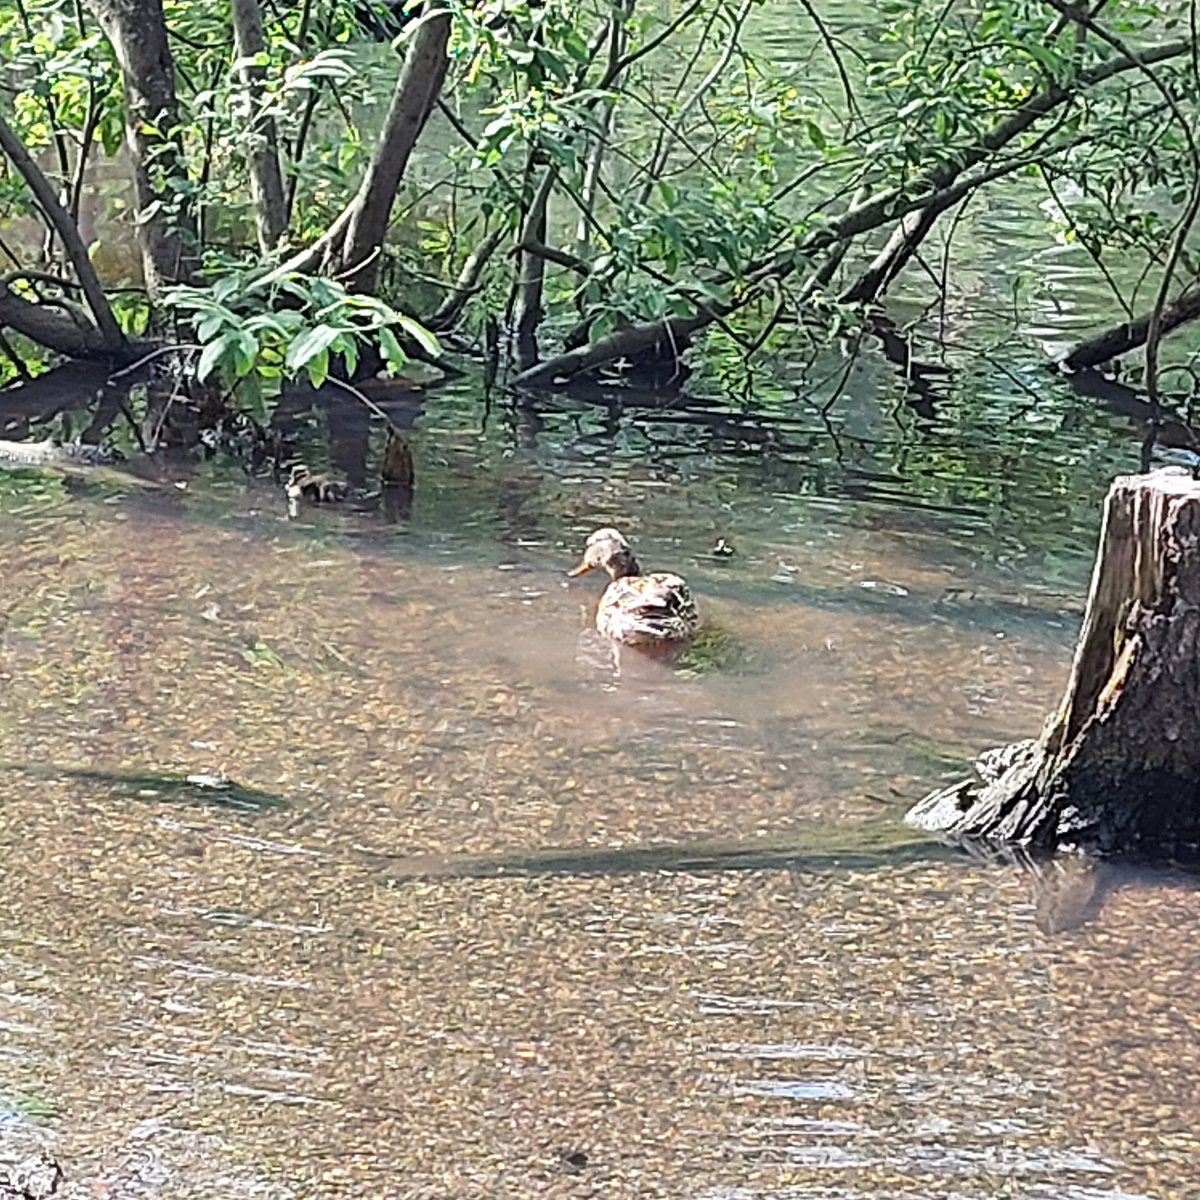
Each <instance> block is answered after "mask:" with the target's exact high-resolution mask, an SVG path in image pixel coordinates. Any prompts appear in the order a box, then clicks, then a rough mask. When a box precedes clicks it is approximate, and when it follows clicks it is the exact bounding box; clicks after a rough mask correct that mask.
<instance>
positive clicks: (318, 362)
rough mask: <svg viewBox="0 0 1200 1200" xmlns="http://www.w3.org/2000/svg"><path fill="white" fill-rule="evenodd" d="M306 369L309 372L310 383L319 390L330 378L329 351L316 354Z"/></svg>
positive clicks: (308, 362) (306, 365) (306, 364)
mask: <svg viewBox="0 0 1200 1200" xmlns="http://www.w3.org/2000/svg"><path fill="white" fill-rule="evenodd" d="M305 369H306V370H307V371H308V381H309V383H311V384H312V385H313V387H315V388H319V387H320V386H321V384H323V383H324V382H325V380H326V379H328V378H329V351H328V350H322V351H321V352H320V353H319V354H314V355H313V356H312V358H310V359H309V360H308V361H307V362H306V363H305Z"/></svg>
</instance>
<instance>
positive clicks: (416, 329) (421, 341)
mask: <svg viewBox="0 0 1200 1200" xmlns="http://www.w3.org/2000/svg"><path fill="white" fill-rule="evenodd" d="M396 324H397V325H399V326H400V328H401V329H403V330H404V332H405V333H407V334H408V336H409V337H410V338H412V340H413V341H414V342H416V343H417V345H418V346H420V347H421V349H422V350H424V351H425V352H426V353H427V354H432V355H433V356H434V357H435V358H441V356H442V347H441V346H440V345H439V344H438V340H437V338H435V337H434V336H433V334H432V333H430V332H429V330H428V329H426V328H425V326H424V325H422V324H421V323H420V322H419V321H414V320H413V319H412V317H406V316H404V315H403V314H402V313H397V314H396Z"/></svg>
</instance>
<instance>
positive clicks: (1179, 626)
mask: <svg viewBox="0 0 1200 1200" xmlns="http://www.w3.org/2000/svg"><path fill="white" fill-rule="evenodd" d="M975 770H976V773H977V777H976V778H974V779H970V780H966V781H964V782H962V783H959V784H956V785H954V786H953V787H949V788H945V789H942V790H940V791H937V792H933V793H932V794H930V795H928V796H926V797H925V799H924V800H922V801H920V803H918V804H916V805H914V807H913V808H912V809H911V810H910V811H909V813H908V815H907V817H906V820H907V821H908V823H909V824H910V825H915V826H916V827H917V828H919V829H926V830H929V831H931V832H936V833H940V834H944V835H949V836H952V837H958V838H963V839H968V840H986V841H993V842H1002V843H1010V844H1012V843H1015V844H1019V845H1026V846H1030V847H1034V848H1039V849H1044V850H1047V851H1049V850H1054V849H1057V848H1059V847H1060V846H1065V845H1073V846H1078V847H1080V848H1082V849H1085V850H1088V851H1091V852H1094V853H1097V854H1101V855H1111V856H1116V855H1120V856H1126V855H1128V856H1134V857H1149V858H1163V857H1169V858H1179V859H1188V860H1195V859H1197V858H1198V857H1200V483H1198V482H1196V481H1195V480H1193V479H1192V477H1191V475H1190V474H1188V473H1187V472H1185V471H1182V470H1180V469H1178V468H1167V469H1165V470H1162V471H1156V472H1154V473H1153V474H1150V475H1127V476H1122V477H1120V478H1118V479H1116V480H1114V482H1113V485H1112V487H1111V489H1110V490H1109V493H1108V499H1107V501H1106V502H1105V508H1104V523H1103V527H1102V529H1101V533H1100V549H1099V552H1098V554H1097V558H1096V565H1095V568H1094V570H1093V573H1092V586H1091V593H1090V595H1089V596H1088V604H1087V612H1086V613H1085V615H1084V620H1083V628H1082V630H1081V632H1080V635H1079V643H1078V645H1077V647H1076V650H1075V660H1074V663H1073V665H1072V668H1071V677H1070V680H1069V682H1068V683H1067V690H1066V694H1065V696H1064V697H1063V700H1062V703H1061V705H1060V706H1059V708H1058V711H1057V712H1056V713H1055V714H1054V715H1053V716H1052V717H1050V719H1049V720H1048V721H1047V722H1046V727H1045V729H1044V730H1043V731H1042V736H1041V737H1040V738H1038V739H1036V740H1032V739H1031V740H1028V741H1024V742H1017V743H1015V744H1014V745H1012V746H1007V747H1003V748H1002V749H999V750H989V751H987V752H985V753H984V754H982V755H980V757H979V759H978V760H977V761H976V763H975Z"/></svg>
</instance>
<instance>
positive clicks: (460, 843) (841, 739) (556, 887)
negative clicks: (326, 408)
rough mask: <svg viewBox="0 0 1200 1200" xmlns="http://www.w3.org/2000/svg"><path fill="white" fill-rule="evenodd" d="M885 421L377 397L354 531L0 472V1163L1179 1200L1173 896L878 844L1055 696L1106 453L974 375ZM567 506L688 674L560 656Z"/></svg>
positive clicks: (262, 509)
mask: <svg viewBox="0 0 1200 1200" xmlns="http://www.w3.org/2000/svg"><path fill="white" fill-rule="evenodd" d="M880 395H882V396H883V399H880ZM887 397H888V393H887V392H886V389H884V391H883V392H881V393H880V394H879V395H875V396H874V397H873V398H872V397H871V396H869V395H868V394H867V393H866V392H864V393H863V394H862V395H848V396H847V402H846V405H845V406H844V409H843V410H842V411H840V412H839V414H838V418H837V419H838V425H837V427H828V426H827V424H826V423H823V422H822V420H821V419H820V418H819V416H814V414H813V412H812V411H810V410H809V409H806V408H805V407H804V405H803V404H800V403H798V402H797V401H796V399H795V398H794V397H791V398H789V400H788V403H787V404H784V403H783V402H782V401H779V402H777V401H776V400H774V399H772V398H771V397H770V396H767V397H765V398H763V399H762V400H761V401H759V402H756V404H754V405H751V404H749V403H748V404H747V405H746V406H744V407H743V408H738V407H737V406H736V405H732V404H729V403H727V402H722V403H717V402H715V401H711V400H710V401H684V400H678V401H673V402H666V401H663V402H660V403H659V404H657V406H647V405H645V404H643V405H641V406H638V405H632V406H630V405H625V404H623V403H622V402H620V401H618V400H617V399H615V398H610V401H611V402H606V403H598V404H591V405H584V404H577V403H571V402H568V401H566V400H559V401H556V402H555V403H554V404H552V405H548V406H547V407H546V408H545V409H544V410H543V411H540V412H538V413H536V414H534V413H533V412H531V411H521V410H516V409H505V410H503V411H501V410H497V411H495V412H493V413H492V414H490V416H489V418H488V420H487V421H486V422H483V421H481V420H480V409H479V404H478V399H477V397H476V396H475V395H474V394H473V393H472V392H471V390H470V389H469V388H463V389H461V390H458V391H447V392H445V393H442V394H439V395H434V396H430V397H427V398H426V399H425V400H424V402H423V405H422V404H417V403H416V402H415V401H413V400H412V399H411V398H410V399H409V400H407V401H406V403H407V404H409V405H410V408H411V409H412V411H410V412H409V414H408V419H407V421H406V422H405V424H406V427H410V426H411V434H410V436H411V438H412V444H413V448H414V453H415V455H416V459H417V480H418V486H417V492H416V496H415V500H414V507H413V511H412V514H411V518H410V519H409V520H408V521H407V523H405V524H401V525H398V526H387V525H385V524H384V523H383V522H382V521H381V520H380V519H378V517H377V516H373V515H371V514H355V513H347V512H340V511H337V510H336V509H334V508H330V509H312V510H306V511H304V512H303V513H302V515H301V519H299V520H297V521H292V522H289V521H288V520H287V519H286V510H285V504H284V499H283V496H282V494H281V493H280V492H279V491H277V490H275V489H274V488H271V487H270V486H268V485H267V484H266V483H264V482H259V481H255V480H251V479H247V478H246V477H245V476H244V475H242V474H241V472H240V470H238V469H237V468H236V466H235V465H233V464H229V463H223V462H222V461H221V460H220V459H219V458H217V459H214V460H213V461H212V462H209V463H207V464H204V465H203V466H202V467H200V468H198V469H195V470H194V471H193V472H192V474H191V475H190V476H189V477H188V478H186V479H181V480H179V481H178V482H184V483H186V484H187V486H186V487H185V488H178V487H170V486H168V487H159V488H147V489H141V490H138V491H136V492H128V491H126V490H125V489H122V488H120V487H117V486H116V485H115V484H113V482H112V481H111V480H108V481H99V482H96V483H90V482H88V481H86V480H82V481H81V480H69V481H60V480H56V479H54V478H52V477H49V476H41V475H35V474H29V473H24V474H22V473H8V474H2V473H0V511H2V514H3V521H2V522H0V689H2V691H0V764H2V766H3V769H2V770H0V865H2V870H3V882H4V886H3V889H2V891H0V1032H2V1033H3V1037H2V1038H0V1165H2V1164H3V1163H4V1162H7V1161H9V1160H11V1159H16V1158H21V1157H22V1156H24V1155H26V1154H28V1153H32V1152H33V1151H34V1150H36V1149H38V1148H46V1149H48V1150H50V1151H51V1152H52V1153H54V1154H55V1155H57V1156H58V1157H59V1158H60V1159H61V1160H62V1162H63V1163H64V1165H65V1167H66V1169H67V1175H68V1180H67V1182H66V1184H65V1185H64V1194H66V1195H69V1196H72V1197H93V1198H104V1197H124V1196H162V1197H171V1198H174V1197H192V1196H195V1197H200V1196H204V1197H210V1196H213V1195H221V1196H231V1197H241V1196H246V1197H280V1198H282V1197H292V1196H295V1197H308V1196H329V1195H362V1196H397V1197H455V1198H457V1197H480V1198H483V1197H496V1196H513V1197H527V1196H538V1195H544V1196H548V1197H549V1196H554V1197H566V1196H579V1197H583V1196H595V1195H617V1196H628V1197H643V1196H662V1197H672V1198H674V1197H689V1196H690V1197H707V1198H708V1200H720V1198H726V1200H732V1198H737V1200H742V1198H750V1197H753V1198H755V1200H758V1198H759V1197H764V1198H777V1197H781V1196H788V1197H811V1198H813V1200H830V1198H832V1197H848V1198H849V1197H852V1198H856V1200H857V1198H859V1197H862V1198H864V1200H865V1198H874V1197H879V1196H885V1195H886V1196H889V1197H890V1196H901V1195H904V1196H914V1197H916V1196H919V1197H937V1198H938V1200H942V1198H945V1200H950V1198H951V1197H955V1198H957V1200H962V1198H970V1200H989V1198H990V1197H993V1196H995V1195H997V1194H999V1192H1000V1191H1002V1190H1005V1191H1006V1194H1013V1195H1016V1196H1024V1197H1042V1196H1045V1197H1074V1198H1076V1200H1085V1198H1086V1200H1118V1198H1119V1197H1121V1196H1133V1197H1137V1196H1148V1197H1153V1198H1154V1200H1163V1198H1166V1197H1185V1196H1194V1195H1195V1194H1196V1192H1195V1183H1194V1181H1195V1180H1196V1179H1197V1178H1200V1170H1198V1167H1200V1147H1198V1145H1197V1139H1196V1135H1195V1130H1196V1129H1197V1128H1200V1112H1197V1108H1198V1107H1200V1105H1198V1101H1197V1098H1196V1096H1197V1093H1196V1089H1195V1086H1194V1080H1195V1075H1196V1069H1197V1065H1198V1064H1197V1061H1196V1059H1197V1051H1196V1045H1197V1043H1196V1036H1195V1030H1194V1024H1193V1015H1194V1014H1195V1013H1196V1012H1197V1011H1200V1007H1198V1005H1197V1000H1198V999H1200V997H1198V996H1197V995H1196V989H1197V986H1198V985H1197V983H1196V981H1197V979H1200V970H1198V969H1197V968H1198V967H1200V963H1198V962H1197V955H1198V953H1200V952H1198V951H1197V950H1196V948H1195V944H1194V943H1195V939H1194V937H1192V936H1191V935H1190V930H1191V929H1194V928H1195V921H1196V917H1197V908H1198V906H1200V895H1198V894H1197V891H1196V890H1195V889H1194V888H1193V887H1192V885H1191V884H1190V883H1188V882H1187V881H1184V880H1181V879H1176V878H1173V877H1167V876H1154V875H1141V876H1112V875H1104V876H1103V877H1101V876H1096V875H1093V874H1091V873H1090V872H1089V871H1088V869H1086V867H1085V866H1084V867H1078V866H1077V865H1073V864H1059V865H1057V866H1055V867H1052V868H1046V869H1043V870H1042V872H1041V873H1040V874H1039V875H1038V877H1037V878H1036V879H1034V878H1031V877H1030V875H1029V874H1028V873H1027V872H1025V871H1023V870H1021V869H1019V868H1017V867H1014V866H1004V865H989V864H986V863H982V862H970V861H967V860H965V859H963V858H962V857H961V856H958V855H954V854H951V853H950V852H949V851H947V850H945V849H944V848H941V847H935V846H930V845H928V844H925V843H921V842H920V841H919V840H917V839H916V838H915V836H914V835H913V834H912V833H911V832H909V831H906V830H904V829H902V828H901V827H900V826H899V824H898V820H897V818H898V815H899V813H901V812H902V811H903V809H904V807H905V806H906V805H907V804H908V803H910V802H911V801H912V800H914V799H915V798H917V797H919V796H920V795H921V794H922V793H923V792H924V791H926V790H927V789H929V788H930V787H932V786H934V785H936V784H938V783H939V782H942V781H944V780H946V779H948V778H953V777H955V776H957V775H958V774H959V773H960V772H961V770H962V767H963V763H964V762H965V761H966V760H967V759H968V758H969V757H970V756H971V755H972V754H973V753H975V752H976V751H978V750H979V749H981V748H983V747H985V746H988V745H995V744H999V743H1002V742H1005V741H1007V740H1010V739H1012V738H1015V737H1019V736H1027V735H1029V734H1031V733H1034V732H1036V730H1037V728H1038V726H1039V724H1040V722H1041V720H1042V718H1043V716H1044V715H1045V713H1046V712H1047V711H1048V709H1049V708H1050V707H1051V706H1052V705H1053V703H1054V702H1055V701H1056V699H1057V697H1058V694H1059V692H1060V690H1061V688H1062V685H1063V680H1064V678H1065V676H1066V671H1067V666H1068V661H1069V654H1070V650H1071V646H1072V643H1073V640H1074V632H1075V626H1076V623H1077V620H1078V614H1079V610H1080V595H1081V592H1082V589H1083V587H1084V585H1085V582H1086V574H1087V569H1088V566H1089V563H1090V554H1091V546H1092V543H1093V540H1094V536H1095V532H1094V525H1095V520H1096V511H1097V507H1096V506H1097V500H1098V497H1099V496H1100V495H1101V494H1102V492H1103V490H1104V487H1105V485H1106V482H1107V478H1108V476H1109V475H1110V474H1111V473H1112V470H1113V469H1114V467H1115V466H1117V465H1119V464H1120V463H1121V462H1122V461H1123V459H1122V456H1123V455H1125V454H1126V453H1128V454H1130V455H1133V456H1136V444H1133V445H1131V444H1130V443H1129V442H1128V440H1127V439H1126V434H1125V431H1124V427H1123V426H1122V425H1121V424H1120V423H1119V422H1115V421H1114V422H1110V421H1109V420H1108V419H1106V418H1104V417H1102V416H1100V415H1098V414H1096V413H1094V412H1090V411H1089V412H1088V413H1086V414H1084V415H1082V416H1081V415H1079V413H1078V411H1077V410H1076V411H1075V414H1074V417H1073V418H1072V419H1073V420H1074V421H1075V424H1074V425H1071V426H1069V427H1068V423H1067V416H1068V414H1069V413H1070V412H1071V411H1072V410H1070V409H1069V407H1068V406H1069V405H1070V404H1071V403H1074V402H1073V401H1070V400H1064V399H1063V397H1062V396H1058V399H1057V403H1058V407H1057V408H1055V407H1053V406H1049V407H1046V408H1043V409H1041V410H1039V411H1038V412H1037V413H1036V414H1032V413H1028V412H1026V410H1025V409H1024V408H1023V407H1022V405H1023V404H1024V400H1023V399H1020V398H1015V397H1014V396H1013V395H1012V394H1005V393H1002V391H1001V390H998V389H997V386H996V385H995V381H994V380H993V381H991V382H990V383H989V385H988V386H987V387H980V388H978V389H965V390H964V392H963V393H962V395H961V396H959V398H958V401H957V402H956V405H955V406H950V407H948V408H947V410H946V413H945V414H944V416H943V418H942V419H941V424H937V423H935V424H933V425H928V426H920V427H918V426H917V425H916V424H914V423H913V421H912V420H911V414H908V413H907V412H906V410H904V409H903V407H900V408H897V409H896V410H895V411H890V410H889V409H888V400H887ZM1055 414H1057V418H1058V419H1059V420H1060V424H1061V425H1062V426H1063V428H1059V429H1058V430H1057V432H1056V435H1055V437H1054V439H1053V441H1052V442H1051V441H1049V440H1047V438H1046V431H1045V423H1046V421H1047V420H1049V419H1050V418H1051V417H1053V416H1054V415H1055ZM327 415H328V414H327ZM289 419H291V418H289ZM336 425H337V422H336V421H331V422H329V423H328V427H329V428H331V429H332V428H333V427H334V426H336ZM354 428H355V430H356V435H355V437H354V438H350V437H347V436H343V435H339V436H340V437H341V441H340V442H337V439H332V441H333V442H337V444H338V445H343V443H344V445H343V449H342V451H339V453H344V455H345V456H346V457H347V461H349V459H350V458H354V461H356V462H360V461H367V459H364V458H363V454H364V453H366V454H367V458H369V459H371V461H372V462H374V460H375V459H377V457H378V455H379V453H381V452H382V446H381V445H380V444H377V442H376V440H374V435H373V434H372V431H371V429H370V428H369V427H363V428H358V427H357V426H355V427H354ZM318 435H320V436H318ZM323 437H324V432H323V430H321V429H318V430H316V431H315V432H314V433H313V435H312V438H311V441H310V444H309V445H307V446H306V447H304V450H305V454H306V458H307V459H308V460H309V461H311V462H313V463H314V464H316V465H320V466H322V467H323V466H324V465H326V464H325V463H324V461H323V460H322V459H321V457H320V455H321V453H322V452H323V450H324V452H329V453H332V452H331V451H330V448H329V445H327V444H326V443H325V442H324V441H323V440H322V439H323ZM351 443H353V448H354V450H353V455H352V454H351V452H350V450H349V449H346V447H349V446H351ZM310 451H311V453H310ZM373 471H374V468H373V467H372V468H371V470H370V471H367V472H366V474H365V476H364V477H365V478H370V477H373ZM609 523H615V524H617V525H619V526H621V527H622V528H623V529H625V530H626V531H627V532H628V533H629V534H630V535H631V536H632V537H633V538H634V540H635V542H636V545H637V548H638V552H639V556H640V557H641V558H642V560H643V561H644V562H646V563H647V565H648V566H650V567H654V568H657V567H664V568H670V569H677V570H681V571H682V572H684V573H685V574H686V575H687V576H688V578H689V580H690V581H691V582H692V583H693V585H694V587H695V590H696V592H697V594H698V597H699V600H700V603H701V605H702V607H703V609H704V612H705V614H706V616H707V617H708V618H709V619H710V620H711V621H714V622H715V623H716V624H717V625H718V626H719V627H720V628H721V629H723V630H725V631H727V632H728V635H729V637H730V639H731V646H732V648H733V651H734V652H733V653H732V654H731V655H730V657H729V659H728V661H727V662H726V663H725V665H724V668H723V669H721V670H716V671H705V670H696V671H692V672H691V673H688V674H681V673H679V672H673V671H671V670H669V669H667V668H666V667H664V666H663V665H662V664H653V663H650V664H643V665H644V667H645V669H644V670H638V671H629V670H626V669H625V666H624V664H622V669H621V671H620V673H619V674H614V671H613V670H612V664H611V662H610V661H607V660H605V659H604V657H603V656H597V655H596V654H594V653H593V651H594V650H595V647H594V646H590V638H589V637H587V636H583V637H582V638H581V635H584V634H586V630H587V629H588V628H589V626H590V622H591V608H592V605H593V604H594V601H595V597H596V594H597V592H598V586H592V585H591V583H590V582H589V581H587V580H584V581H578V582H575V583H571V584H570V585H569V586H568V582H567V580H566V579H565V578H564V575H563V572H564V571H565V569H566V568H567V567H568V566H570V565H571V564H572V563H573V562H574V561H575V557H576V556H577V552H578V547H579V544H580V540H581V535H582V534H584V533H586V532H588V531H589V530H591V529H593V528H596V527H597V526H599V525H604V524H609ZM730 550H732V553H730ZM1048 935H1053V936H1048Z"/></svg>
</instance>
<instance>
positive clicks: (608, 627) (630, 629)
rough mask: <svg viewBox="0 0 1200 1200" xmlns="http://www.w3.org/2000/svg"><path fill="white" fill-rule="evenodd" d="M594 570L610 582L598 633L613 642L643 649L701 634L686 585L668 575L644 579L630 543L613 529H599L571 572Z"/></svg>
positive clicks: (660, 573) (659, 573) (598, 614)
mask: <svg viewBox="0 0 1200 1200" xmlns="http://www.w3.org/2000/svg"><path fill="white" fill-rule="evenodd" d="M594 567H601V568H603V569H604V570H605V571H607V572H608V574H609V576H610V577H611V578H612V582H611V583H610V584H609V585H608V587H607V588H606V589H605V592H604V595H603V596H602V597H601V598H600V603H599V605H598V606H597V608H596V628H597V629H598V630H599V631H600V632H601V633H602V634H604V635H605V637H610V638H612V639H613V641H615V642H624V643H625V644H626V645H631V646H643V647H647V646H649V647H663V646H670V645H678V644H680V643H683V642H686V641H688V640H689V639H691V638H692V637H694V636H695V635H696V633H697V631H698V630H699V629H700V612H699V610H698V609H697V607H696V601H695V600H694V599H693V598H692V593H691V591H690V590H689V589H688V585H687V584H686V583H685V582H684V581H683V580H682V579H681V578H680V577H679V576H678V575H673V574H671V573H670V572H668V571H656V572H654V573H653V574H650V575H643V574H642V571H641V568H640V567H639V566H638V563H637V559H635V558H634V556H633V551H632V550H631V549H630V547H629V543H628V542H627V541H626V540H625V539H624V538H623V537H622V536H621V534H620V533H618V532H617V531H616V530H615V529H597V530H596V532H595V533H593V534H592V535H591V537H589V538H588V540H587V547H586V549H585V550H584V555H583V561H582V562H581V563H580V564H579V566H577V567H576V568H575V569H574V570H573V571H572V572H571V574H572V575H582V574H583V573H584V572H585V571H590V570H592V569H593V568H594Z"/></svg>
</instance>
